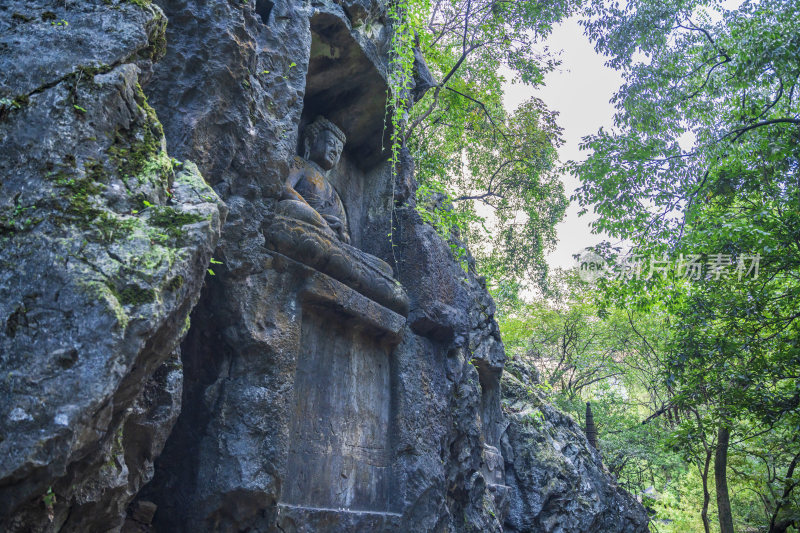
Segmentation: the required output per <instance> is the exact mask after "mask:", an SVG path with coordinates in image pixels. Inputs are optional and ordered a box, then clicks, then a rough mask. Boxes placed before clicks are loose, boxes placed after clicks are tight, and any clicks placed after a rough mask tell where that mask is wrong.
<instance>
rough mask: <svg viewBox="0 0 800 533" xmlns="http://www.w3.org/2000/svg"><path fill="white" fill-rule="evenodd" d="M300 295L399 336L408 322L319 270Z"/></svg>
mask: <svg viewBox="0 0 800 533" xmlns="http://www.w3.org/2000/svg"><path fill="white" fill-rule="evenodd" d="M299 296H300V300H301V301H302V302H303V303H304V304H312V305H318V306H323V307H327V308H329V309H331V310H333V311H335V312H337V313H340V314H345V315H348V316H351V317H353V318H356V319H358V320H359V321H361V322H362V323H363V324H364V325H366V326H371V327H373V328H375V329H378V330H380V331H381V332H385V333H390V334H392V335H393V336H397V335H398V334H399V333H400V331H401V330H402V329H403V326H404V325H405V323H406V319H405V318H404V317H403V316H401V315H399V314H397V313H395V312H394V311H391V310H389V309H387V308H386V307H384V306H382V305H379V304H377V303H375V302H373V301H372V300H370V299H369V298H367V297H366V296H363V295H362V294H359V293H357V292H356V291H354V290H353V289H351V288H349V287H347V286H346V285H344V284H343V283H341V282H339V281H336V280H335V279H333V278H331V277H329V276H326V275H324V274H320V273H318V272H316V273H314V274H313V275H312V276H311V277H310V278H309V279H308V281H307V282H306V285H305V286H304V287H303V288H302V289H301V290H300V294H299Z"/></svg>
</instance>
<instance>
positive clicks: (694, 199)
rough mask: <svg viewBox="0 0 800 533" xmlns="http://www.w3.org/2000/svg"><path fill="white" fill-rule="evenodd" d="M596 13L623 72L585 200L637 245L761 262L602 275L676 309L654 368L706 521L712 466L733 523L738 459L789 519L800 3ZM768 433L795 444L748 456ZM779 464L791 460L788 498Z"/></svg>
mask: <svg viewBox="0 0 800 533" xmlns="http://www.w3.org/2000/svg"><path fill="white" fill-rule="evenodd" d="M587 13H588V15H589V17H590V18H589V20H588V21H587V22H586V29H587V31H588V33H589V35H590V36H591V37H593V38H594V39H595V42H596V43H597V49H598V51H600V52H603V53H605V54H607V55H608V56H610V60H609V64H610V65H611V66H613V67H614V68H616V69H618V70H620V71H622V72H623V74H624V76H625V84H624V86H623V87H622V88H621V90H620V91H619V93H618V94H617V95H616V97H615V100H614V103H615V105H616V107H617V114H616V116H615V125H616V127H615V128H614V129H613V130H612V131H603V130H601V131H599V132H598V133H597V134H595V135H592V136H589V137H588V138H586V139H585V144H584V148H586V149H589V150H591V154H590V155H589V157H588V159H587V160H586V161H585V162H583V163H572V164H571V168H572V170H573V171H574V172H576V173H577V174H578V175H579V177H580V178H581V179H582V181H583V185H582V186H581V188H580V190H579V191H578V193H577V195H576V196H577V199H578V200H579V201H580V202H581V203H582V204H583V205H584V206H585V207H586V208H587V209H588V208H589V207H590V206H592V207H593V208H594V210H595V211H596V212H597V213H598V214H599V215H600V218H599V219H598V221H597V222H596V223H595V229H597V230H602V231H604V232H607V233H608V234H610V235H612V236H614V237H620V238H624V239H629V240H630V241H631V242H632V243H633V245H634V251H635V253H638V254H643V255H645V256H650V257H653V256H660V255H661V254H663V253H669V254H671V255H672V256H678V255H679V254H684V255H686V256H688V255H689V254H696V255H697V256H698V257H701V260H702V261H703V262H707V261H710V260H711V259H712V258H716V259H718V260H721V261H723V262H725V263H726V264H728V265H731V266H735V265H737V264H741V263H742V262H743V261H744V260H745V259H746V257H748V256H752V255H754V254H758V257H759V259H760V264H761V271H760V273H759V275H755V273H754V272H753V273H752V275H747V276H744V277H742V276H738V275H733V276H729V275H718V274H717V273H715V272H712V273H711V274H710V275H709V274H708V271H706V272H707V275H705V276H702V277H700V278H699V279H696V280H687V279H685V278H682V277H680V276H677V275H675V273H674V272H673V273H667V274H662V275H656V276H653V277H652V278H650V279H646V280H645V279H639V280H624V281H622V282H620V281H608V282H605V283H604V284H603V290H604V292H603V297H604V299H605V301H606V303H607V304H608V305H609V306H613V305H616V306H618V307H625V308H628V309H630V308H633V309H640V310H645V309H652V308H654V306H655V307H657V308H662V309H664V311H665V312H666V313H667V314H668V316H669V319H670V321H671V328H670V330H671V335H670V337H669V342H668V344H667V345H666V348H667V349H666V350H665V351H664V353H663V356H664V360H663V366H662V376H661V379H662V383H663V385H664V387H665V389H666V390H667V392H668V395H669V405H670V406H671V408H674V409H676V410H677V411H678V412H680V413H682V417H681V419H680V423H679V424H678V425H677V427H676V428H675V429H674V431H672V433H671V437H670V443H671V445H673V446H675V447H676V448H677V449H680V450H682V453H683V454H684V458H685V459H686V460H687V462H689V463H691V464H695V465H696V466H697V467H698V473H699V475H700V477H701V478H702V481H703V493H704V494H703V498H704V506H703V512H702V516H703V519H704V528H705V529H706V531H709V530H710V518H709V514H708V513H707V508H708V504H709V500H710V490H711V488H710V487H711V483H710V481H712V480H710V479H709V471H710V469H712V468H711V467H712V466H713V469H712V470H713V476H714V480H713V481H714V484H715V485H716V486H715V487H714V488H715V491H716V499H717V504H718V511H719V513H718V515H719V516H718V519H719V523H720V527H721V530H722V531H723V532H727V531H732V530H733V522H734V519H733V516H732V515H733V514H736V513H732V512H731V504H730V503H729V501H730V494H729V490H728V489H727V486H726V485H727V476H728V474H729V470H731V468H728V467H727V466H726V461H727V460H728V458H729V457H730V460H731V461H733V462H734V463H735V464H739V465H750V466H752V465H754V464H759V463H760V464H763V465H766V472H760V473H759V474H756V475H751V474H746V472H751V473H752V471H751V470H750V467H749V466H748V468H747V469H746V470H743V471H742V473H741V474H740V473H737V472H736V471H735V470H734V473H735V477H736V479H737V482H741V481H742V480H744V479H749V480H751V481H752V480H755V479H759V483H761V485H760V488H759V489H758V490H756V489H753V490H754V491H755V492H756V493H758V494H760V495H762V496H763V497H761V498H760V499H761V502H762V503H763V508H764V511H763V513H764V516H766V517H768V519H765V520H764V522H763V523H767V524H769V530H770V531H786V530H787V527H790V526H791V524H793V523H794V524H795V525H796V524H797V518H796V513H795V512H794V511H792V508H793V507H792V506H795V507H794V508H795V509H796V497H797V496H796V494H795V493H794V487H795V486H796V474H794V470H792V472H791V473H789V470H790V469H789V464H791V462H792V460H793V457H794V456H795V455H796V454H797V453H798V452H800V446H799V445H800V443H798V442H797V441H796V439H795V437H794V435H796V434H797V433H798V431H800V426H798V425H797V421H798V413H799V409H800V387H799V386H798V383H799V381H798V380H799V379H800V335H798V333H800V321H799V319H800V313H798V312H797V302H798V297H800V278H799V277H798V275H797V273H798V271H800V241H799V240H798V238H797V236H798V235H800V181H798V176H799V174H798V170H800V150H799V149H798V140H800V103H798V94H797V93H798V90H800V87H798V78H800V46H798V45H800V16H799V15H800V5H798V4H797V3H796V2H790V1H777V2H772V1H771V2H760V1H745V2H743V3H742V4H741V5H740V6H739V7H738V8H737V9H732V10H729V9H725V4H723V3H722V2H700V1H668V2H654V1H651V0H636V1H633V2H629V3H627V4H626V5H625V6H624V7H623V6H620V5H618V4H607V3H604V2H602V1H601V0H597V1H593V2H592V3H591V4H590V5H589V6H588V8H587ZM601 251H602V252H604V253H605V254H606V256H608V257H609V258H610V259H612V260H616V259H619V258H618V257H617V251H616V250H614V249H612V248H610V247H604V248H602V250H601ZM767 436H768V437H767ZM765 439H771V440H772V441H773V444H772V445H773V446H774V442H775V441H781V442H782V445H783V447H784V449H785V450H786V452H787V453H786V455H784V456H778V455H775V454H773V455H770V456H769V458H768V459H767V460H766V461H758V460H754V457H757V456H758V455H757V451H758V450H759V449H760V448H761V447H762V446H764V445H765ZM762 457H766V456H765V455H762ZM787 461H788V462H789V463H788V464H787ZM712 462H713V465H712ZM732 464H733V463H732ZM769 472H773V473H772V474H769ZM776 472H785V474H783V476H785V477H783V478H782V479H783V482H784V485H783V487H784V489H786V490H787V492H786V494H785V495H784V496H782V497H780V498H777V497H775V496H774V494H776V493H777V492H780V490H778V489H776V488H775V487H774V486H773V484H774V481H770V480H771V479H772V480H775V479H777V478H779V477H781V475H779V474H776ZM793 476H795V477H793ZM787 479H788V481H787ZM733 502H734V503H735V502H736V499H735V498H734V499H733ZM792 502H795V503H792ZM737 519H741V515H739V518H737Z"/></svg>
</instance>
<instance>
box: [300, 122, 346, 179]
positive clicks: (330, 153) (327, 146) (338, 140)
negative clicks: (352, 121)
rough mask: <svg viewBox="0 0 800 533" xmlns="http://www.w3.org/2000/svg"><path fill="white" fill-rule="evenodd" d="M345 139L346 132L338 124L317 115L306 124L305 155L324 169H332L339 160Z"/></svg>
mask: <svg viewBox="0 0 800 533" xmlns="http://www.w3.org/2000/svg"><path fill="white" fill-rule="evenodd" d="M345 141H346V137H345V135H344V132H343V131H342V130H340V129H339V128H338V127H337V126H336V124H334V123H333V122H331V121H330V120H328V119H326V118H324V117H317V118H316V119H315V120H314V122H312V123H311V124H309V125H308V126H306V131H305V141H304V142H303V146H304V148H305V154H304V157H305V158H306V160H308V161H313V162H314V163H316V164H318V165H319V166H320V167H321V168H322V169H323V170H330V169H332V168H333V167H335V166H336V164H337V163H338V162H339V157H340V156H341V155H342V149H343V148H344V143H345Z"/></svg>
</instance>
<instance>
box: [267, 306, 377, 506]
mask: <svg viewBox="0 0 800 533" xmlns="http://www.w3.org/2000/svg"><path fill="white" fill-rule="evenodd" d="M301 331H302V340H301V350H300V354H299V356H298V361H297V373H296V376H295V383H294V392H295V408H294V413H293V420H292V426H291V441H290V448H289V454H288V461H287V475H286V478H285V485H284V488H283V492H282V494H283V496H282V501H283V503H288V504H293V505H300V506H306V507H318V508H325V509H339V508H345V509H350V510H363V511H388V510H389V509H390V507H391V505H390V503H389V495H390V493H391V486H392V477H393V476H392V472H391V453H390V448H389V420H390V409H391V405H390V404H391V402H390V400H391V387H390V385H391V384H390V371H389V355H390V351H391V350H390V348H389V347H388V346H385V345H382V344H381V343H380V342H378V341H376V340H375V339H374V338H373V337H372V336H370V335H369V333H366V332H363V331H361V330H360V328H357V327H352V325H351V324H346V323H343V322H342V321H341V320H339V319H337V317H336V316H332V315H321V314H316V313H313V312H308V311H304V313H303V322H302V330H301Z"/></svg>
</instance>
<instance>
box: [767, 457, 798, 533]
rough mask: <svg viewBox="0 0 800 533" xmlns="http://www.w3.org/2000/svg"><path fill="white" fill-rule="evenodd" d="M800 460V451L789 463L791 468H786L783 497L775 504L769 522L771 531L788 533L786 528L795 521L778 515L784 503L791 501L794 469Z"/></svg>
mask: <svg viewBox="0 0 800 533" xmlns="http://www.w3.org/2000/svg"><path fill="white" fill-rule="evenodd" d="M798 461H800V453H798V454H797V455H795V456H794V459H792V462H791V463H790V464H789V468H788V469H787V470H786V481H785V482H784V487H783V495H782V496H781V499H780V500H778V501H777V502H776V504H775V512H774V513H772V520H770V522H769V533H786V530H787V529H789V526H791V525H792V524H793V523H794V520H792V519H789V520H785V519H784V520H778V516H779V515H780V512H781V510H782V508H783V506H784V505H786V503H787V502H789V495H790V494H791V493H792V490H793V489H794V487H795V486H796V485H795V482H794V481H793V480H792V477H793V476H794V469H795V468H796V467H797V463H798Z"/></svg>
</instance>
